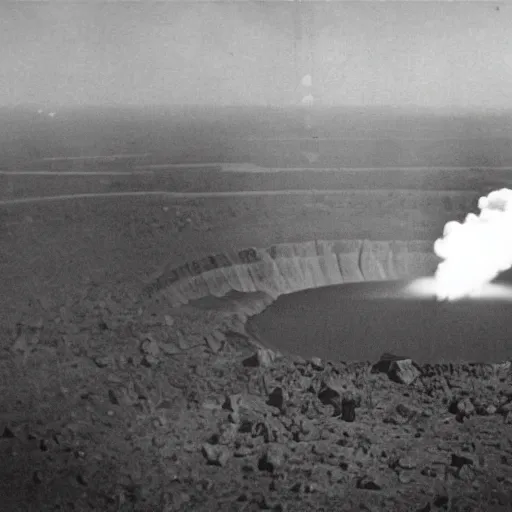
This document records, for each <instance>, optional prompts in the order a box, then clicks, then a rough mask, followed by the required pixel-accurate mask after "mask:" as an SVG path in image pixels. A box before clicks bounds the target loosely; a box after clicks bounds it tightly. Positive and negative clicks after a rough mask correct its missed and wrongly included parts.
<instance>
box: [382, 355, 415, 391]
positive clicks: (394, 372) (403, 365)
mask: <svg viewBox="0 0 512 512" xmlns="http://www.w3.org/2000/svg"><path fill="white" fill-rule="evenodd" d="M420 375H421V371H420V370H419V369H418V368H417V367H416V366H415V364H414V363H413V361H412V359H403V360H400V361H392V362H391V364H390V365H389V370H388V376H389V378H390V379H391V380H392V381H394V382H398V383H399V384H405V385H406V386H408V385H410V384H412V383H413V382H414V381H415V380H416V379H417V378H418V377H419V376H420Z"/></svg>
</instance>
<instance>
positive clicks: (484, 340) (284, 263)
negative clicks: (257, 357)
mask: <svg viewBox="0 0 512 512" xmlns="http://www.w3.org/2000/svg"><path fill="white" fill-rule="evenodd" d="M438 262H439V260H438V259H437V257H436V256H435V254H434V253H433V250H432V242H431V241H428V240H413V241H399V240H389V241H370V240H337V241H332V240H331V241H326V240H323V241H322V240H315V241H310V242H301V243H295V244H293V243H288V244H275V245H272V246H270V247H268V248H249V249H246V250H243V251H240V252H238V253H235V252H232V253H223V254H216V255H211V256H209V257H207V258H203V259H201V260H196V261H193V262H190V263H188V264H187V265H183V266H181V267H180V268H173V269H167V270H166V271H164V272H163V273H162V275H161V276H160V277H159V279H157V280H156V282H155V283H154V285H153V286H154V287H153V290H152V292H151V293H158V294H162V295H164V296H165V297H166V298H167V300H169V301H170V303H171V304H172V305H173V306H174V307H176V306H183V305H185V304H188V307H191V308H198V309H202V310H209V311H210V312H211V311H215V312H217V318H218V319H219V322H220V323H219V324H218V325H216V326H215V328H216V329H217V330H221V331H222V330H223V329H224V330H225V329H226V326H227V325H229V327H230V328H233V329H234V330H238V332H240V333H241V334H243V335H245V336H247V337H248V338H249V339H250V340H252V341H253V342H254V343H255V344H257V345H258V346H263V347H268V348H272V349H275V350H278V351H280V352H282V353H285V354H288V355H300V356H302V357H306V358H310V357H320V358H322V359H325V360H343V361H372V360H375V359H378V358H379V357H380V356H381V355H382V354H383V353H386V352H388V353H393V354H395V355H399V356H403V357H407V358H412V359H414V360H415V361H417V362H418V363H427V362H428V363H438V362H446V361H451V362H463V361H466V362H499V361H503V360H506V359H507V358H509V357H510V355H511V353H510V350H511V349H512V343H511V342H510V341H509V336H508V333H507V330H508V325H509V321H510V314H511V312H512V288H511V287H510V286H509V285H508V281H507V280H506V279H505V278H503V279H502V280H501V281H498V282H496V283H492V284H489V285H487V286H486V287H485V288H484V289H482V290H481V291H480V292H479V294H478V296H475V297H472V298H470V299H464V300H459V301H454V302H439V301H437V300H436V298H435V294H434V287H433V278H432V275H433V273H434V271H435V268H436V267H437V264H438ZM227 319H230V320H227ZM230 321H231V322H232V323H231V324H229V322H230ZM226 322H227V323H226Z"/></svg>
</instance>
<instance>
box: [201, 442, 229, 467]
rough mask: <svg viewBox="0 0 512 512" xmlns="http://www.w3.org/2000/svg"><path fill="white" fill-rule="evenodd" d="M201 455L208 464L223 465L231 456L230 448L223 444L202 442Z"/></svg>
mask: <svg viewBox="0 0 512 512" xmlns="http://www.w3.org/2000/svg"><path fill="white" fill-rule="evenodd" d="M202 452H203V455H204V456H205V458H206V460H207V461H208V464H212V465H215V466H225V465H226V463H227V461H228V460H229V459H230V457H231V450H230V449H229V448H228V447H226V446H224V445H211V444H208V443H206V444H204V445H203V447H202Z"/></svg>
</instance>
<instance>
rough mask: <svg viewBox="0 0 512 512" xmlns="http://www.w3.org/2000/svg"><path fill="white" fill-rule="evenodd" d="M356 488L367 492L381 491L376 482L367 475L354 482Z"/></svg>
mask: <svg viewBox="0 0 512 512" xmlns="http://www.w3.org/2000/svg"><path fill="white" fill-rule="evenodd" d="M356 487H357V488H358V489H366V490H368V491H380V490H381V489H382V486H381V485H380V484H379V483H378V482H377V481H376V479H375V478H372V477H370V476H368V475H365V476H363V477H361V478H359V479H358V480H357V482H356Z"/></svg>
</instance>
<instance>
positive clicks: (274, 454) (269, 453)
mask: <svg viewBox="0 0 512 512" xmlns="http://www.w3.org/2000/svg"><path fill="white" fill-rule="evenodd" d="M285 457H286V449H285V447H284V446H283V445H281V444H278V443H271V444H269V445H267V448H266V450H265V452H264V454H263V455H262V456H261V457H260V459H259V461H258V469H260V470H261V471H268V472H270V473H273V472H275V471H276V470H277V469H279V468H280V467H281V466H282V465H283V464H284V463H285Z"/></svg>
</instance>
